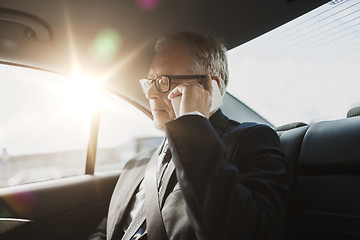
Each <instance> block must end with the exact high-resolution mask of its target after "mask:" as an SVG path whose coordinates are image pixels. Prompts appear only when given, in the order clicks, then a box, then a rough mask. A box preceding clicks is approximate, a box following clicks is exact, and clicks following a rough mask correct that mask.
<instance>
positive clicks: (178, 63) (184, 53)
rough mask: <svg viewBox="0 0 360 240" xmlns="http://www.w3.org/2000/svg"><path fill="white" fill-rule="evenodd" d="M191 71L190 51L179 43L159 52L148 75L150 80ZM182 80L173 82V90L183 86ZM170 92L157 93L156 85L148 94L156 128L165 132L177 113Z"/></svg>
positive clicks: (185, 73)
mask: <svg viewBox="0 0 360 240" xmlns="http://www.w3.org/2000/svg"><path fill="white" fill-rule="evenodd" d="M189 74H193V73H192V72H191V71H190V63H189V50H188V49H187V47H186V45H185V44H182V43H178V44H174V45H171V46H166V47H164V48H163V49H161V51H159V52H158V53H157V54H156V55H155V57H154V59H153V61H152V64H151V67H150V71H149V74H148V78H149V79H155V78H156V77H157V76H161V75H189ZM182 82H183V81H181V80H175V79H172V80H171V89H170V91H171V90H172V89H174V87H176V86H177V85H179V84H181V83H182ZM170 91H168V92H166V93H160V92H159V91H157V89H156V87H155V84H154V83H153V84H152V86H151V87H150V88H149V90H148V91H147V93H146V98H147V99H149V102H150V108H151V112H152V115H153V118H154V120H153V121H154V126H155V128H157V129H159V130H164V128H165V123H167V122H169V121H171V120H173V119H175V117H176V116H175V112H174V110H173V108H172V105H171V101H170V100H169V99H168V95H169V93H170Z"/></svg>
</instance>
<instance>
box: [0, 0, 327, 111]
mask: <svg viewBox="0 0 360 240" xmlns="http://www.w3.org/2000/svg"><path fill="white" fill-rule="evenodd" d="M139 2H141V0H117V1H115V0H72V1H70V0H69V1H64V0H51V1H49V0H31V1H29V0H2V1H0V29H1V31H0V61H1V62H2V63H10V64H18V65H25V66H31V67H35V68H40V69H45V70H48V71H54V72H58V73H63V74H72V73H73V72H74V69H76V68H79V69H81V71H83V72H86V74H87V75H90V76H104V74H108V75H107V76H109V77H108V80H107V83H106V84H107V87H108V88H109V89H111V90H113V91H114V92H116V93H117V94H119V95H121V96H123V97H125V98H127V99H128V100H129V101H131V102H133V103H134V104H136V105H137V106H138V107H140V108H142V107H144V109H148V103H147V101H146V99H145V98H144V96H143V94H142V92H141V89H140V87H139V85H138V84H137V83H135V84H134V82H136V81H137V79H139V78H141V77H144V76H146V74H147V71H148V68H149V65H150V63H151V59H152V56H153V55H154V50H153V46H154V42H155V39H156V38H157V37H158V36H160V35H163V34H166V33H172V32H177V31H183V30H190V31H197V32H201V33H205V34H210V35H213V36H217V37H221V38H223V39H224V40H225V42H226V44H227V47H228V48H229V49H231V48H234V47H236V46H238V45H240V44H242V43H245V42H247V41H249V40H251V39H253V38H255V37H257V36H259V35H261V34H263V33H265V32H267V31H269V30H271V29H274V28H276V27H278V26H280V25H282V24H284V23H286V22H287V21H290V20H291V19H294V18H296V17H298V16H300V15H302V14H304V13H306V12H308V11H310V10H311V9H314V8H316V7H318V6H320V5H321V4H324V3H326V2H327V1H324V0H316V1H315V0H287V1H286V0H276V1H269V0H228V1H211V0H197V1H195V0H181V1H179V0H158V1H156V0H145V1H142V2H145V3H146V2H153V3H156V2H158V4H157V5H156V7H155V8H154V9H152V10H149V9H148V10H144V9H141V8H140V7H139V4H138V3H139ZM9 16H10V17H9ZM11 16H13V17H11ZM9 19H10V20H9ZM19 19H20V21H19ZM34 21H35V22H38V23H40V25H42V27H43V29H45V30H43V31H44V32H45V33H46V32H47V34H48V37H49V39H46V36H45V38H43V39H41V40H39V39H38V38H41V32H37V31H35V32H37V35H36V36H34V34H29V32H28V30H29V29H28V28H27V27H30V28H32V26H33V23H32V22H34ZM19 22H20V23H19ZM34 28H35V27H34ZM106 28H111V29H114V30H116V31H117V32H118V33H119V35H120V37H121V45H120V48H119V50H118V52H117V54H116V56H115V57H114V58H113V59H112V60H111V61H108V62H102V63H99V62H98V61H96V59H94V58H91V56H90V53H89V52H90V51H89V49H90V47H91V45H92V43H93V41H94V39H95V37H96V35H97V34H98V33H99V32H100V31H101V30H103V29H106ZM45 35H46V34H45ZM44 39H45V40H44ZM76 66H78V67H76Z"/></svg>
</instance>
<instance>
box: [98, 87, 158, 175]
mask: <svg viewBox="0 0 360 240" xmlns="http://www.w3.org/2000/svg"><path fill="white" fill-rule="evenodd" d="M162 140H163V133H162V132H160V131H158V130H156V129H155V128H154V126H153V122H152V120H151V119H150V118H148V117H146V115H145V114H144V113H143V112H141V111H140V110H139V109H137V108H136V107H134V106H132V105H131V104H130V103H128V102H126V101H125V100H123V99H121V98H120V97H118V96H116V95H115V94H113V93H110V92H106V93H105V94H104V104H103V108H102V111H101V116H100V126H99V134H98V142H97V151H96V161H95V173H99V172H103V171H113V170H116V171H118V170H121V169H122V168H123V166H124V164H125V163H126V162H127V161H128V160H130V159H131V157H133V156H134V155H135V154H137V153H139V152H142V151H145V150H147V149H150V148H156V147H158V146H159V145H160V143H161V142H162Z"/></svg>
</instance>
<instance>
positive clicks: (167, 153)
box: [158, 145, 172, 191]
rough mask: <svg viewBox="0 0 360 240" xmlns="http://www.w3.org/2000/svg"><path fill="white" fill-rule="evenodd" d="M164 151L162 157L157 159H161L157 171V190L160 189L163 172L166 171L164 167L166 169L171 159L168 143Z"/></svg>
mask: <svg viewBox="0 0 360 240" xmlns="http://www.w3.org/2000/svg"><path fill="white" fill-rule="evenodd" d="M164 151H165V155H164V158H163V159H162V160H161V159H159V160H161V162H160V167H159V172H158V190H159V191H160V188H161V186H162V182H163V177H164V174H165V172H166V169H167V167H168V165H169V162H170V160H171V157H172V154H171V150H170V148H169V147H168V145H166V147H165V150H164Z"/></svg>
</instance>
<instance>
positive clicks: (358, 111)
mask: <svg viewBox="0 0 360 240" xmlns="http://www.w3.org/2000/svg"><path fill="white" fill-rule="evenodd" d="M356 116H360V106H357V107H353V108H352V109H350V110H349V111H348V112H347V114H346V117H348V118H349V117H356Z"/></svg>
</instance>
